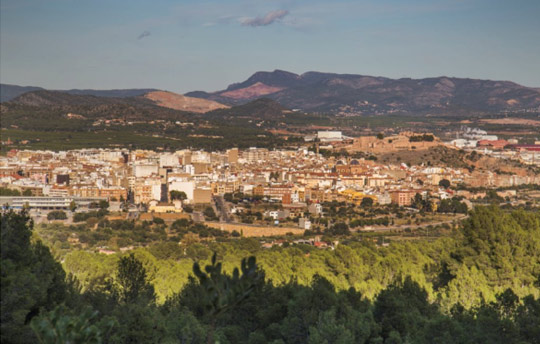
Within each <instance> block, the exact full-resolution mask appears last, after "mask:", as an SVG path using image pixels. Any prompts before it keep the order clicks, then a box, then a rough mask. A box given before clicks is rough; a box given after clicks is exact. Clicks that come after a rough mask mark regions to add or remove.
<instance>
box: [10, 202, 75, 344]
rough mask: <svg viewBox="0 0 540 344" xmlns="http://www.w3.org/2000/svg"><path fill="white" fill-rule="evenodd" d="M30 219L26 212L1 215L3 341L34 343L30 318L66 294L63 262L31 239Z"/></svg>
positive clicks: (63, 297) (31, 227) (31, 226)
mask: <svg viewBox="0 0 540 344" xmlns="http://www.w3.org/2000/svg"><path fill="white" fill-rule="evenodd" d="M32 229H33V222H32V220H31V219H30V217H29V216H28V215H27V213H26V212H24V211H23V212H21V213H15V212H13V211H8V212H3V213H2V218H1V266H2V278H1V288H0V290H1V300H2V307H1V331H0V336H1V337H0V341H1V342H2V343H33V342H35V337H34V335H33V334H32V332H31V331H30V328H29V325H28V324H29V323H30V321H31V320H32V319H33V318H34V317H36V316H37V315H39V314H40V312H42V311H44V310H50V309H53V308H54V307H55V306H56V305H58V304H60V303H61V302H64V301H65V300H66V298H67V295H68V294H67V293H68V288H67V285H66V282H65V273H64V270H63V269H62V266H61V265H60V264H59V263H58V262H56V261H55V260H54V258H53V257H52V255H51V253H50V251H49V249H48V248H47V247H46V246H44V245H43V244H42V243H41V242H40V241H37V242H35V243H32V242H31V241H30V237H31V235H32Z"/></svg>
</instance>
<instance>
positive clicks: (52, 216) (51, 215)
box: [47, 210, 67, 221]
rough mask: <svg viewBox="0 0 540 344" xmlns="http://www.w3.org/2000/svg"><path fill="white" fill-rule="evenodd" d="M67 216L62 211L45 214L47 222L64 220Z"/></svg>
mask: <svg viewBox="0 0 540 344" xmlns="http://www.w3.org/2000/svg"><path fill="white" fill-rule="evenodd" d="M66 219H67V215H66V213H65V212H64V211H62V210H53V211H51V212H49V213H48V214H47V220H49V221H51V220H66Z"/></svg>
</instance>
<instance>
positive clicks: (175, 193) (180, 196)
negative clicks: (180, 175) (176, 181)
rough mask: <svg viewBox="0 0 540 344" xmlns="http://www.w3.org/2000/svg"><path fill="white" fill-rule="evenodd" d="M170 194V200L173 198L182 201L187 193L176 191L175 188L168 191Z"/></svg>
mask: <svg viewBox="0 0 540 344" xmlns="http://www.w3.org/2000/svg"><path fill="white" fill-rule="evenodd" d="M170 195H171V201H173V200H180V201H184V200H186V199H187V195H186V193H185V192H184V191H177V190H172V191H171V192H170Z"/></svg>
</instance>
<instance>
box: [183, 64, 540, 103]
mask: <svg viewBox="0 0 540 344" xmlns="http://www.w3.org/2000/svg"><path fill="white" fill-rule="evenodd" d="M186 95H187V96H190V97H198V98H204V99H210V100H214V101H218V102H220V103H224V104H231V105H234V104H243V103H247V102H249V101H251V100H254V99H257V98H259V97H265V98H270V99H273V100H275V101H277V102H278V103H280V104H283V105H284V106H286V107H287V108H290V109H301V110H303V111H307V112H329V113H335V114H339V113H343V114H354V113H358V114H384V113H394V112H409V113H418V112H422V113H426V112H434V113H437V112H451V111H463V110H465V111H471V110H472V111H485V112H502V111H518V110H524V109H526V110H529V109H537V110H539V111H540V92H539V91H538V89H534V88H529V87H524V86H521V85H518V84H516V83H513V82H510V81H491V80H477V79H463V78H449V77H435V78H426V79H410V78H403V79H390V78H384V77H373V76H364V75H355V74H333V73H320V72H307V73H304V74H302V75H298V74H294V73H290V72H286V71H281V70H275V71H273V72H257V73H255V74H253V75H252V76H251V77H250V78H248V79H247V80H246V81H244V82H241V83H235V84H232V85H230V86H229V87H227V89H225V90H223V91H218V92H213V93H207V92H203V91H196V92H190V93H186Z"/></svg>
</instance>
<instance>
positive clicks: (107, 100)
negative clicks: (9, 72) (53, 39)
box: [0, 90, 194, 131]
mask: <svg viewBox="0 0 540 344" xmlns="http://www.w3.org/2000/svg"><path fill="white" fill-rule="evenodd" d="M0 110H1V116H2V128H9V127H13V128H21V129H27V130H56V129H59V130H60V129H62V128H63V129H65V130H67V129H69V130H75V131H80V130H87V129H89V128H92V123H93V122H94V121H95V120H98V119H99V120H107V119H115V120H123V121H126V122H127V121H149V120H150V121H151V120H156V119H163V120H188V119H189V120H192V119H193V117H194V114H193V113H191V112H187V111H180V110H175V109H169V108H165V107H162V106H158V105H156V104H155V103H154V102H153V101H151V100H149V99H146V98H144V97H140V96H138V97H127V98H111V97H97V96H92V95H78V94H69V93H65V92H58V91H45V90H39V91H33V92H27V93H24V94H22V95H19V96H18V97H16V98H14V99H12V100H11V101H9V102H3V103H2V104H1V106H0Z"/></svg>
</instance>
